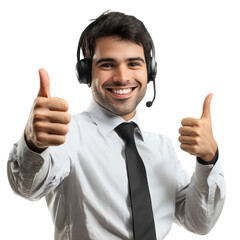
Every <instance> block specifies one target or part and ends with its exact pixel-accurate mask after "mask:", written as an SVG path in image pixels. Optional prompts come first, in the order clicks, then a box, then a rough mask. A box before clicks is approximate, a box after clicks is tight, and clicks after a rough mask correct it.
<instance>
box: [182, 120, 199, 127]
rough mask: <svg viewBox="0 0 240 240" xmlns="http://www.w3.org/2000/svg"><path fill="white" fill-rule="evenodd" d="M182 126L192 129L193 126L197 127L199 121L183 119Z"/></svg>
mask: <svg viewBox="0 0 240 240" xmlns="http://www.w3.org/2000/svg"><path fill="white" fill-rule="evenodd" d="M181 124H182V126H189V127H194V126H199V124H200V123H199V119H196V118H184V119H183V120H182V121H181Z"/></svg>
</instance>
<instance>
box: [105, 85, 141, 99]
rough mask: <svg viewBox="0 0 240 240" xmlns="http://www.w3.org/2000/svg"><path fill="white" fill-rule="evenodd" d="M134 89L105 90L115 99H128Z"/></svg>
mask: <svg viewBox="0 0 240 240" xmlns="http://www.w3.org/2000/svg"><path fill="white" fill-rule="evenodd" d="M135 89H136V87H128V88H107V90H108V91H109V92H110V93H112V95H113V96H115V97H117V98H128V97H130V96H131V95H132V93H133V92H134V90H135Z"/></svg>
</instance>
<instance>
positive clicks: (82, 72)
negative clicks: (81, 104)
mask: <svg viewBox="0 0 240 240" xmlns="http://www.w3.org/2000/svg"><path fill="white" fill-rule="evenodd" d="M91 70H92V69H91V66H90V61H89V59H87V58H84V59H82V60H80V61H78V62H77V64H76V75H77V79H78V81H79V82H80V83H83V84H88V86H89V87H91Z"/></svg>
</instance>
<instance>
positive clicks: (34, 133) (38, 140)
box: [24, 69, 70, 153]
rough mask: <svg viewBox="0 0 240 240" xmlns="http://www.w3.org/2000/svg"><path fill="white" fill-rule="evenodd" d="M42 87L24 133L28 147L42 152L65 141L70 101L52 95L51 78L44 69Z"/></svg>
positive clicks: (41, 75)
mask: <svg viewBox="0 0 240 240" xmlns="http://www.w3.org/2000/svg"><path fill="white" fill-rule="evenodd" d="M39 76H40V89H39V93H38V96H37V98H36V99H35V101H34V103H33V107H32V110H31V112H30V116H29V119H28V122H27V125H26V127H25V131H24V135H25V140H26V142H27V145H28V147H29V148H30V149H31V150H33V151H35V152H39V153H41V152H42V151H43V150H45V149H46V148H47V147H49V146H58V145H61V144H63V143H64V142H65V136H66V134H67V133H68V123H69V122H70V115H69V114H68V112H67V111H68V103H67V102H66V101H65V100H64V99H61V98H56V97H54V98H51V97H50V79H49V76H48V73H47V72H46V71H45V70H44V69H40V70H39Z"/></svg>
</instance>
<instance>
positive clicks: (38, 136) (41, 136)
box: [35, 132, 46, 143]
mask: <svg viewBox="0 0 240 240" xmlns="http://www.w3.org/2000/svg"><path fill="white" fill-rule="evenodd" d="M35 139H36V141H37V142H38V143H44V142H45V141H46V138H45V135H44V134H43V133H42V132H37V133H35Z"/></svg>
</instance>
